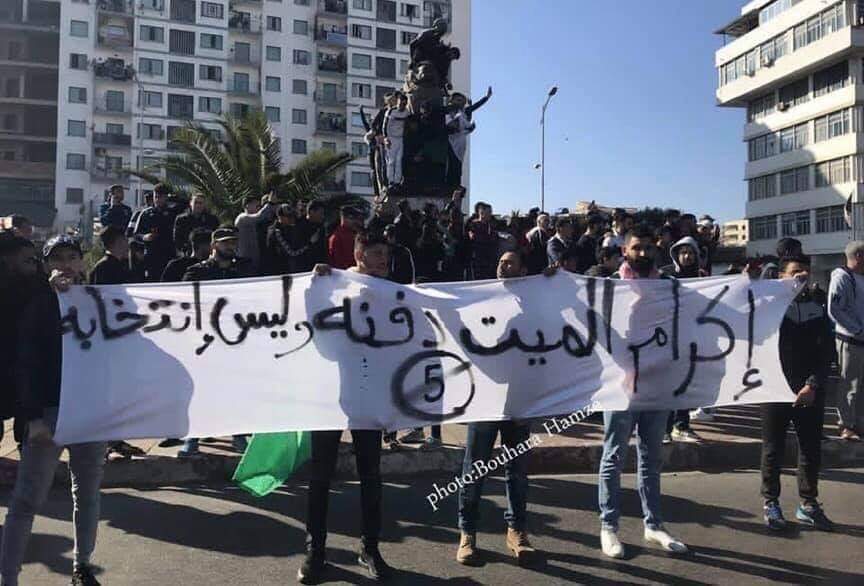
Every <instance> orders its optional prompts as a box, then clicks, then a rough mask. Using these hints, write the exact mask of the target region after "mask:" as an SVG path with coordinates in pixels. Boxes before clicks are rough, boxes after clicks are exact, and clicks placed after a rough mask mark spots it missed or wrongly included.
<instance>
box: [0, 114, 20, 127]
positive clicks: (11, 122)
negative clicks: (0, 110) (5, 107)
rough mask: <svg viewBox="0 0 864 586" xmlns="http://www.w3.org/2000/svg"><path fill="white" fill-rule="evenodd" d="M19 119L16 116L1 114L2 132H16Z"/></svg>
mask: <svg viewBox="0 0 864 586" xmlns="http://www.w3.org/2000/svg"><path fill="white" fill-rule="evenodd" d="M19 121H20V120H19V118H18V115H17V114H3V126H2V127H0V128H2V129H3V130H18V124H19Z"/></svg>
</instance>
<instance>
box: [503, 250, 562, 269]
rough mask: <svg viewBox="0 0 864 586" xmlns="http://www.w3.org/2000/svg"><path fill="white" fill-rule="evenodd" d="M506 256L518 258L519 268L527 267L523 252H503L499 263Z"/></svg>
mask: <svg viewBox="0 0 864 586" xmlns="http://www.w3.org/2000/svg"><path fill="white" fill-rule="evenodd" d="M505 254H512V255H514V256H515V257H516V258H518V259H519V266H520V267H524V266H525V255H524V254H522V252H521V251H519V250H508V251H506V252H502V253H501V256H499V257H498V261H499V262H500V261H501V259H502V258H504V255H505ZM562 260H563V259H562Z"/></svg>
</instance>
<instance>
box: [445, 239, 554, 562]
mask: <svg viewBox="0 0 864 586" xmlns="http://www.w3.org/2000/svg"><path fill="white" fill-rule="evenodd" d="M553 273H554V269H553V270H552V271H549V270H547V272H546V274H547V275H551V274H553ZM526 274H527V267H526V266H525V264H524V261H523V259H522V257H521V256H520V255H519V253H517V252H505V253H504V254H503V255H502V256H501V258H500V259H499V260H498V268H497V275H498V278H499V279H510V278H513V277H524V276H525V275H526ZM499 433H500V434H501V445H502V449H504V451H505V452H511V451H515V449H516V446H518V445H519V444H521V443H523V442H526V441H527V440H528V437H529V436H530V435H531V429H530V425H529V424H528V423H524V422H520V421H482V422H478V423H471V424H469V425H468V440H467V443H466V446H465V459H464V460H463V462H462V475H463V477H466V475H468V476H471V477H472V478H474V482H472V483H470V484H465V485H463V486H462V488H461V490H460V491H459V531H460V532H461V536H460V539H459V549H458V550H457V551H456V561H458V562H459V563H460V564H464V565H468V566H470V565H476V564H478V563H480V555H479V552H478V550H477V537H476V530H477V513H478V509H479V507H480V496H481V495H482V493H483V480H484V478H483V476H482V475H476V474H474V463H475V462H482V463H483V464H485V463H486V462H488V461H489V460H491V459H492V448H493V447H494V446H495V438H496V437H497V436H498V434H499ZM504 446H506V448H505V447H504ZM504 475H505V476H504V480H505V482H506V486H507V512H505V513H504V520H505V521H506V522H507V548H508V549H509V550H510V551H512V552H513V555H515V556H516V559H517V560H518V563H519V565H523V564H526V563H529V562H530V561H531V559H532V558H533V557H534V555H535V554H536V550H535V549H534V548H533V547H531V543H530V542H529V541H528V533H527V532H526V531H525V521H526V519H525V517H526V508H527V504H528V475H527V474H526V472H525V458H523V457H521V456H519V457H515V458H509V459H508V461H507V462H506V464H504ZM478 476H479V477H478Z"/></svg>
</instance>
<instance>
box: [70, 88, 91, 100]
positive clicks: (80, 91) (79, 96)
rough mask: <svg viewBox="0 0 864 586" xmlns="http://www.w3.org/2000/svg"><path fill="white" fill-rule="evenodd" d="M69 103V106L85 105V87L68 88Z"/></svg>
mask: <svg viewBox="0 0 864 586" xmlns="http://www.w3.org/2000/svg"><path fill="white" fill-rule="evenodd" d="M69 103H71V104H86V103H87V88H86V87H70V88H69Z"/></svg>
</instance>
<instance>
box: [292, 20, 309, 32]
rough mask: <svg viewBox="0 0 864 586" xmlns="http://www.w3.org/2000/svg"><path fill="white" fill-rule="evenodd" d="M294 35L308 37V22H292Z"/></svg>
mask: <svg viewBox="0 0 864 586" xmlns="http://www.w3.org/2000/svg"><path fill="white" fill-rule="evenodd" d="M294 34H295V35H303V36H308V35H309V22H308V21H306V20H295V21H294Z"/></svg>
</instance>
